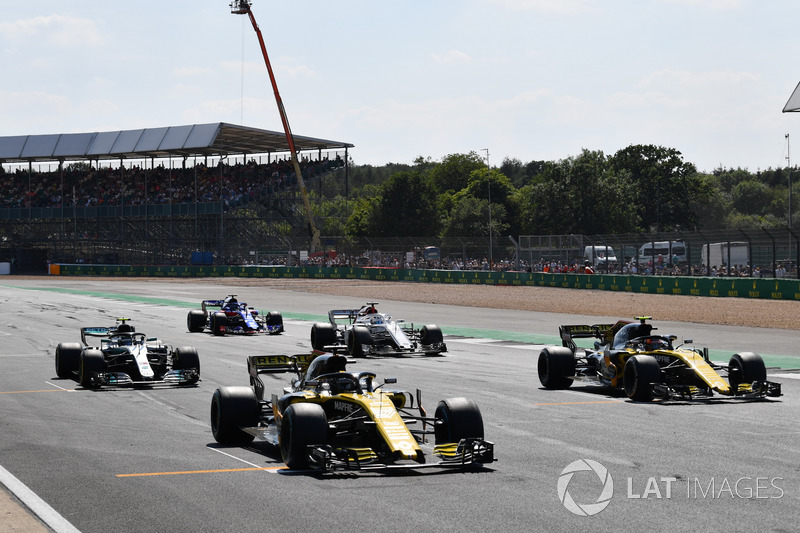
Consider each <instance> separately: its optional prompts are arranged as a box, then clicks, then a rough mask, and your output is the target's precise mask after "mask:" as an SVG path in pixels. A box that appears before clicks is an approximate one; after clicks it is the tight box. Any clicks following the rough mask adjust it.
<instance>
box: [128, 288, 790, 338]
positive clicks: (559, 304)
mask: <svg viewBox="0 0 800 533" xmlns="http://www.w3.org/2000/svg"><path fill="white" fill-rule="evenodd" d="M132 279H135V278H132ZM139 279H141V278H139ZM164 281H170V282H175V281H177V280H174V279H170V280H164ZM184 281H186V282H190V283H209V284H217V285H232V286H238V287H269V288H272V289H284V290H293V291H302V292H311V293H320V294H329V295H334V296H348V297H358V298H362V299H365V300H375V301H387V300H395V301H403V302H422V303H436V304H446V305H459V306H465V307H484V308H491V309H515V310H519V311H540V312H545V313H566V314H576V315H591V316H607V317H618V318H629V317H633V316H638V315H647V316H652V317H653V318H654V319H655V320H660V321H670V322H694V323H700V324H720V325H730V326H747V327H770V328H779V329H800V302H797V301H792V300H761V299H749V298H728V297H721V298H711V297H703V296H683V295H672V294H641V293H630V292H615V291H599V290H585V289H563V288H553V287H529V286H507V285H506V286H503V285H500V286H491V285H467V286H465V285H444V284H430V283H412V282H389V281H364V280H296V279H252V278H194V279H191V280H184Z"/></svg>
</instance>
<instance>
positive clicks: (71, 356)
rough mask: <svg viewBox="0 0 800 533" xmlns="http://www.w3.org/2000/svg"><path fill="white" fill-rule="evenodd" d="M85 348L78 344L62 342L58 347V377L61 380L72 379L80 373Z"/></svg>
mask: <svg viewBox="0 0 800 533" xmlns="http://www.w3.org/2000/svg"><path fill="white" fill-rule="evenodd" d="M82 350H83V348H82V347H81V345H80V344H79V343H77V342H62V343H60V344H59V345H58V346H56V375H57V376H58V377H60V378H61V379H67V378H72V377H74V376H75V372H77V371H78V367H79V366H80V361H81V351H82Z"/></svg>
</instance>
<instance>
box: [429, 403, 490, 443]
mask: <svg viewBox="0 0 800 533" xmlns="http://www.w3.org/2000/svg"><path fill="white" fill-rule="evenodd" d="M434 418H435V419H436V422H435V425H434V436H435V438H436V444H446V443H450V442H459V441H460V440H461V439H482V438H483V417H482V416H481V410H480V409H478V405H477V404H476V403H475V402H473V401H472V400H468V399H467V398H448V399H446V400H442V401H440V402H439V405H437V406H436V412H435V414H434Z"/></svg>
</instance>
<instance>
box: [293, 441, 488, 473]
mask: <svg viewBox="0 0 800 533" xmlns="http://www.w3.org/2000/svg"><path fill="white" fill-rule="evenodd" d="M433 455H435V456H437V457H439V458H440V461H438V462H435V463H417V462H407V463H391V464H387V463H381V462H379V461H378V456H377V455H376V454H375V452H373V451H372V450H371V449H369V448H333V447H331V446H309V456H308V459H309V460H308V463H309V465H310V466H311V467H312V468H313V469H315V470H321V471H323V472H336V471H341V470H348V471H374V470H384V471H385V470H418V469H424V468H469V467H476V466H477V467H480V466H483V465H484V464H488V463H492V462H494V461H496V459H495V457H494V443H492V442H489V441H487V440H484V439H462V440H461V442H457V443H456V442H454V443H449V444H440V445H437V446H435V447H434V449H433Z"/></svg>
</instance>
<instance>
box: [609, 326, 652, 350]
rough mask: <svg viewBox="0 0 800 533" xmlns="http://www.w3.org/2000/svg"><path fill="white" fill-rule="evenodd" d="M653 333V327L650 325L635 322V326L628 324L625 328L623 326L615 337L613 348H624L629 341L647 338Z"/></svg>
mask: <svg viewBox="0 0 800 533" xmlns="http://www.w3.org/2000/svg"><path fill="white" fill-rule="evenodd" d="M651 331H653V326H651V325H650V324H644V323H637V322H634V323H633V324H626V325H625V326H622V328H621V329H620V330H619V331H618V332H617V334H616V335H614V342H613V343H612V346H613V347H614V348H623V347H624V346H625V343H626V342H628V341H629V340H631V339H635V338H637V337H647V336H648V335H650V332H651Z"/></svg>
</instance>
